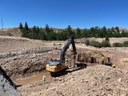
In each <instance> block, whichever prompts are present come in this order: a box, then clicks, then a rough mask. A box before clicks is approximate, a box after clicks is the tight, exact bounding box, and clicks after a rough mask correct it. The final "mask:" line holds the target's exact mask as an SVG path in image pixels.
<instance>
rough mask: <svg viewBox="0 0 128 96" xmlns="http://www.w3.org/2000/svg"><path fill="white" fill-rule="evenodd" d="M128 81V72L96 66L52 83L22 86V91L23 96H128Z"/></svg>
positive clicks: (59, 78) (56, 79)
mask: <svg viewBox="0 0 128 96" xmlns="http://www.w3.org/2000/svg"><path fill="white" fill-rule="evenodd" d="M127 81H128V72H127V71H122V70H120V69H113V68H111V67H108V66H103V65H96V66H90V67H87V69H82V70H79V71H75V72H73V73H69V74H68V75H66V76H64V77H58V78H55V79H54V80H53V81H52V82H50V83H47V82H46V83H42V82H40V83H36V84H31V86H28V85H25V86H22V88H21V89H20V91H21V92H22V93H23V96H127V95H128V82H127ZM34 85H38V86H34ZM25 88H26V89H25ZM34 89H35V90H34ZM25 90H27V92H26V91H25ZM29 90H32V91H31V92H30V91H29Z"/></svg>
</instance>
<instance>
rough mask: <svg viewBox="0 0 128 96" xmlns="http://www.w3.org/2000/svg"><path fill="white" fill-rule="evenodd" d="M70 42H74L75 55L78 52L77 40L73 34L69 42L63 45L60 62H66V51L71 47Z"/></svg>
mask: <svg viewBox="0 0 128 96" xmlns="http://www.w3.org/2000/svg"><path fill="white" fill-rule="evenodd" d="M70 44H72V49H73V54H74V55H76V54H77V52H76V46H75V41H74V38H73V37H72V36H71V37H70V38H69V40H68V42H67V43H66V44H65V46H64V47H63V49H62V50H61V54H60V64H62V63H65V53H66V51H67V49H68V48H69V46H70Z"/></svg>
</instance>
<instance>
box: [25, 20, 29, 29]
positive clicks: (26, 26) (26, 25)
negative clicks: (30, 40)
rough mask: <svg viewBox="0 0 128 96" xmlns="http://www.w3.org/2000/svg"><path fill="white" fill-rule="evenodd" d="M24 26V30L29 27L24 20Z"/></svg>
mask: <svg viewBox="0 0 128 96" xmlns="http://www.w3.org/2000/svg"><path fill="white" fill-rule="evenodd" d="M24 28H25V29H26V30H29V28H28V23H27V22H25V25H24Z"/></svg>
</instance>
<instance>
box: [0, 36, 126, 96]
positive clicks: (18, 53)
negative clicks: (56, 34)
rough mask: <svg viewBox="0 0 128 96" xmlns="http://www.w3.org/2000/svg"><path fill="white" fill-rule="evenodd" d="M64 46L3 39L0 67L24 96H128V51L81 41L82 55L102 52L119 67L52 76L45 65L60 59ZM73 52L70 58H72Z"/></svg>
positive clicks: (2, 37)
mask: <svg viewBox="0 0 128 96" xmlns="http://www.w3.org/2000/svg"><path fill="white" fill-rule="evenodd" d="M112 40H115V39H110V41H111V42H115V41H116V40H115V41H112ZM120 40H121V42H122V40H125V39H124V38H123V39H118V41H120ZM64 43H65V41H61V42H60V41H39V40H30V39H26V38H21V37H8V36H0V45H1V46H0V65H1V67H2V68H3V69H4V70H5V71H6V73H7V74H8V75H9V76H10V77H11V79H12V80H13V81H14V82H15V83H16V84H17V85H21V86H20V87H18V90H19V91H20V92H21V93H22V95H23V96H128V93H127V92H128V89H127V88H128V86H127V85H128V84H127V82H128V80H127V74H128V72H127V70H128V48H116V47H112V48H94V47H90V46H85V45H83V44H82V43H80V42H78V43H77V44H76V47H77V52H78V53H81V52H83V53H84V52H87V51H91V50H98V51H100V52H101V53H103V54H104V55H105V56H109V57H110V58H111V60H112V62H113V63H114V64H115V65H116V68H115V69H113V68H112V67H109V66H103V65H100V64H99V65H94V66H87V68H85V69H82V70H78V71H74V72H72V73H69V74H66V75H63V76H60V77H56V78H53V77H50V75H49V73H48V72H47V71H45V70H44V67H45V64H47V63H48V62H49V61H50V59H51V58H53V59H59V55H60V51H61V49H62V47H63V45H64ZM69 51H70V50H68V52H67V55H66V59H71V58H70V54H69ZM44 75H45V76H46V81H45V82H43V80H42V77H43V76H44ZM5 96H6V95H5Z"/></svg>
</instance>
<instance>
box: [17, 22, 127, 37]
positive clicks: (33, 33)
mask: <svg viewBox="0 0 128 96" xmlns="http://www.w3.org/2000/svg"><path fill="white" fill-rule="evenodd" d="M19 29H20V30H21V32H22V36H23V37H26V38H30V39H39V40H66V39H68V38H69V37H70V36H71V35H72V36H73V37H74V38H89V37H96V38H106V37H128V32H127V31H124V30H120V29H119V27H112V28H106V27H105V26H103V27H102V28H100V27H98V26H95V27H91V28H89V29H87V28H85V29H80V28H77V29H73V28H72V27H71V26H70V25H69V26H68V27H67V28H65V29H57V28H52V27H49V25H48V24H47V25H46V26H45V27H44V28H40V27H38V26H33V27H32V28H30V27H29V26H28V24H27V22H26V23H25V24H24V25H23V24H22V23H20V24H19Z"/></svg>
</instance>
